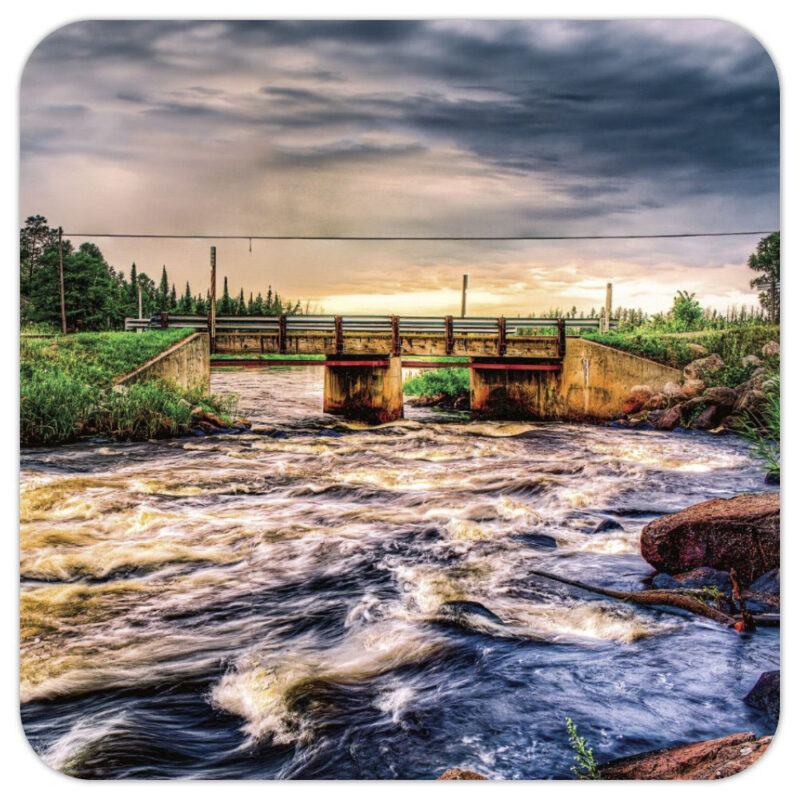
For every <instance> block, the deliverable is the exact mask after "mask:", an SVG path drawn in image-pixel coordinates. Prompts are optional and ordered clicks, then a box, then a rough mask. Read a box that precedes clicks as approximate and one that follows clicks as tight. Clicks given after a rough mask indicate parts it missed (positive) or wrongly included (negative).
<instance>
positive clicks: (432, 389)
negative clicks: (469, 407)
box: [403, 367, 469, 401]
mask: <svg viewBox="0 0 800 800" xmlns="http://www.w3.org/2000/svg"><path fill="white" fill-rule="evenodd" d="M403 392H404V393H405V394H408V395H412V396H414V397H438V396H439V395H443V396H444V398H445V399H446V400H451V401H452V400H456V399H457V398H459V397H467V396H468V395H469V369H467V368H465V367H442V368H441V369H431V370H425V371H424V372H420V374H419V375H415V376H414V377H413V378H409V379H408V380H407V381H406V382H405V383H404V384H403Z"/></svg>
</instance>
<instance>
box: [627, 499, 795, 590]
mask: <svg viewBox="0 0 800 800" xmlns="http://www.w3.org/2000/svg"><path fill="white" fill-rule="evenodd" d="M780 514H781V512H780V496H779V495H778V494H740V495H737V496H736V497H732V498H730V499H729V500H721V499H720V500H709V501H708V502H706V503H698V504H697V505H694V506H690V507H689V508H686V509H684V510H683V511H679V512H678V513H677V514H666V515H664V516H663V517H659V518H658V519H654V520H653V521H652V522H650V523H648V524H647V525H645V527H644V528H643V530H642V535H641V540H640V548H641V552H642V557H643V558H644V559H645V561H647V562H648V563H650V564H651V565H652V566H653V567H655V568H656V569H657V570H658V571H659V572H668V573H670V574H671V575H674V574H676V573H680V572H688V571H689V570H692V569H694V568H695V567H713V568H714V569H721V570H725V571H726V572H729V571H730V570H731V568H735V569H736V572H737V574H738V575H739V578H740V579H741V581H742V583H743V584H744V585H745V586H746V585H748V584H750V583H752V581H753V580H755V578H757V577H758V576H759V575H763V574H764V573H765V572H768V571H769V570H771V569H773V568H775V567H778V566H780Z"/></svg>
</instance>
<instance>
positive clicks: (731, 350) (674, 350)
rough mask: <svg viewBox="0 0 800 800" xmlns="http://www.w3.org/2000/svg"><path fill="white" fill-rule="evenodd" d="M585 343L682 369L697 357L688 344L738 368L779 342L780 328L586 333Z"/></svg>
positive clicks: (743, 326) (751, 326)
mask: <svg viewBox="0 0 800 800" xmlns="http://www.w3.org/2000/svg"><path fill="white" fill-rule="evenodd" d="M583 338H584V339H589V340H590V341H593V342H599V343H600V344H605V345H608V346H609V347H614V348H616V349H618V350H625V351H626V352H629V353H634V354H635V355H638V356H643V357H644V358H649V359H651V360H653V361H658V362H659V363H662V364H668V365H669V366H671V367H676V368H678V369H683V367H685V366H686V365H687V364H688V363H689V362H690V361H694V360H695V359H696V358H697V357H698V356H697V353H695V352H693V351H692V349H691V348H690V347H689V344H699V345H702V346H703V347H705V348H706V350H708V352H709V353H718V354H719V355H720V356H721V357H722V360H723V361H725V363H726V364H730V365H734V364H738V363H739V362H740V361H741V359H742V357H743V356H747V355H757V356H761V348H762V347H763V346H764V345H765V344H766V343H767V342H769V341H770V340H775V341H780V328H778V327H777V326H772V325H742V326H736V327H731V328H728V329H726V330H718V331H698V332H697V333H688V334H680V335H676V334H669V333H653V334H636V333H617V332H616V331H611V332H609V333H585V334H584V335H583Z"/></svg>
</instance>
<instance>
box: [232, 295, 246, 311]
mask: <svg viewBox="0 0 800 800" xmlns="http://www.w3.org/2000/svg"><path fill="white" fill-rule="evenodd" d="M233 313H234V314H236V316H237V317H243V316H244V315H245V314H247V303H245V301H244V289H239V299H238V300H237V301H236V307H235V309H234V311H233Z"/></svg>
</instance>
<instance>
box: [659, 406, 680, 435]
mask: <svg viewBox="0 0 800 800" xmlns="http://www.w3.org/2000/svg"><path fill="white" fill-rule="evenodd" d="M681 411H682V406H681V405H680V404H678V405H677V406H672V408H668V409H667V410H666V411H665V412H664V413H663V414H662V415H661V416H660V417H659V418H658V421H657V422H656V423H655V426H656V429H657V430H660V431H671V430H672V429H673V428H674V427H675V426H676V425H677V424H678V423H679V422H680V421H681Z"/></svg>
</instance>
